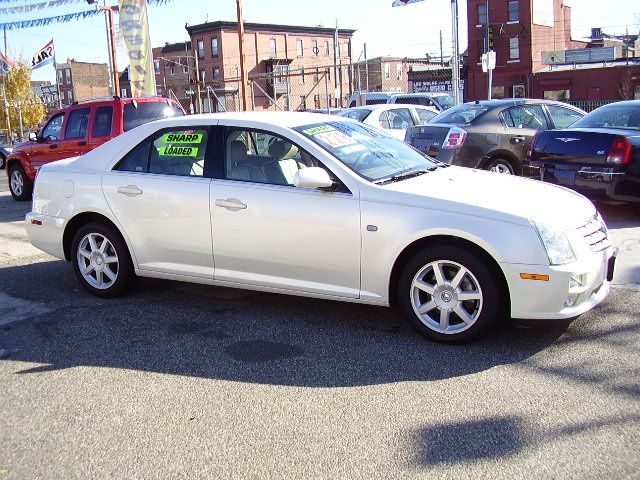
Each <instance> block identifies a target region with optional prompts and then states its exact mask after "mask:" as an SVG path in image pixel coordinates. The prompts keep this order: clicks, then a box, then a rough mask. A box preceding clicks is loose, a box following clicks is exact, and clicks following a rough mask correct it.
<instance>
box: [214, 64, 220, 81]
mask: <svg viewBox="0 0 640 480" xmlns="http://www.w3.org/2000/svg"><path fill="white" fill-rule="evenodd" d="M219 78H220V67H213V79H214V80H218V79H219Z"/></svg>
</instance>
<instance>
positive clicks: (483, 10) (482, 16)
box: [477, 3, 487, 25]
mask: <svg viewBox="0 0 640 480" xmlns="http://www.w3.org/2000/svg"><path fill="white" fill-rule="evenodd" d="M477 24H478V25H486V24H487V5H486V4H485V3H481V4H480V5H478V23H477Z"/></svg>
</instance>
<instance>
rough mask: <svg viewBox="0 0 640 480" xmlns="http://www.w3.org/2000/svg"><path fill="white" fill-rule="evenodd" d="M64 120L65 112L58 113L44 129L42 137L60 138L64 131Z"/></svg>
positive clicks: (49, 138) (48, 138) (47, 138)
mask: <svg viewBox="0 0 640 480" xmlns="http://www.w3.org/2000/svg"><path fill="white" fill-rule="evenodd" d="M63 121H64V113H60V114H59V115H56V116H55V117H53V118H52V119H51V120H49V123H47V125H46V126H45V127H44V129H43V130H42V138H44V139H45V140H60V136H61V135H60V134H61V133H62V122H63Z"/></svg>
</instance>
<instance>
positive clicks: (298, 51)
mask: <svg viewBox="0 0 640 480" xmlns="http://www.w3.org/2000/svg"><path fill="white" fill-rule="evenodd" d="M296 54H297V55H298V57H302V56H303V55H304V46H303V44H302V39H301V38H299V39H298V40H296Z"/></svg>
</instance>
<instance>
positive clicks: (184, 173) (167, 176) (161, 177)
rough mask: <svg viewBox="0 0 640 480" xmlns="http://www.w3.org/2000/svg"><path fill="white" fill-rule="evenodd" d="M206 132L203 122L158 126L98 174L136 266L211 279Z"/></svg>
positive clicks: (207, 143) (166, 272)
mask: <svg viewBox="0 0 640 480" xmlns="http://www.w3.org/2000/svg"><path fill="white" fill-rule="evenodd" d="M209 133H210V128H209V126H207V125H203V126H189V127H172V128H170V129H163V130H160V131H158V132H156V133H155V134H154V135H152V136H151V137H149V138H147V139H145V140H143V141H142V142H141V143H140V144H138V146H136V147H135V148H133V149H132V150H131V151H130V152H129V153H128V154H127V155H126V156H125V157H124V158H123V159H122V160H121V161H120V162H119V163H118V164H117V165H116V166H115V167H114V168H113V169H112V170H111V171H109V172H107V173H106V174H105V175H104V176H103V178H102V190H103V192H104V196H105V198H106V199H107V202H108V204H109V207H110V208H111V211H112V212H113V214H114V215H115V217H116V218H117V219H118V222H119V223H120V225H121V226H122V227H123V228H122V230H123V232H124V233H125V234H126V236H127V238H128V240H129V242H130V244H131V245H132V247H133V252H134V255H135V259H136V263H137V266H138V268H139V269H141V270H145V271H148V272H158V273H164V274H173V275H183V276H188V277H197V278H205V279H212V278H213V248H212V243H211V218H210V213H209V186H210V181H211V180H210V178H209V175H208V173H205V168H207V165H206V164H205V161H206V157H207V152H208V151H210V150H211V148H210V147H209V138H210V135H209Z"/></svg>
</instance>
